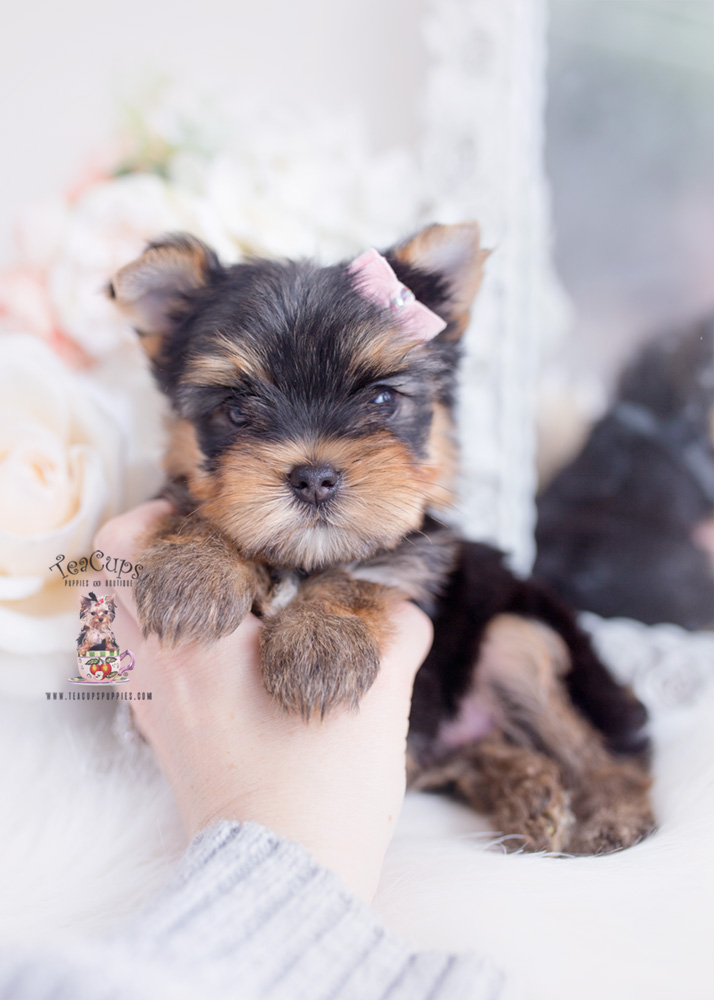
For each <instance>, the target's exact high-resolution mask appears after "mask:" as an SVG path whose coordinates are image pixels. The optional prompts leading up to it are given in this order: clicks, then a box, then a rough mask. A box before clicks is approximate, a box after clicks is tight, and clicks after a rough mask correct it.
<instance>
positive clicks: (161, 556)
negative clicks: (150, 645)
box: [134, 540, 256, 647]
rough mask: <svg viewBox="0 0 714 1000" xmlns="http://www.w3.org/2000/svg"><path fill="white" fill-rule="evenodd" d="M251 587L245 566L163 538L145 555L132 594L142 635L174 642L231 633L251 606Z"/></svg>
mask: <svg viewBox="0 0 714 1000" xmlns="http://www.w3.org/2000/svg"><path fill="white" fill-rule="evenodd" d="M255 589H256V588H255V578H254V574H253V573H252V571H251V568H250V566H249V565H247V564H243V563H241V562H240V561H239V560H237V559H236V560H234V561H233V563H231V562H230V561H229V560H222V559H211V558H210V557H209V555H208V554H207V553H201V551H200V550H197V549H196V548H195V547H193V546H187V545H185V544H177V543H174V542H171V541H166V540H164V541H160V542H158V543H156V544H155V545H154V546H153V547H152V549H151V551H150V552H149V553H148V554H147V555H146V556H145V557H144V561H143V569H142V572H141V574H140V576H139V578H138V580H137V581H136V586H135V590H134V593H135V597H136V605H137V608H138V611H139V621H140V623H141V629H142V632H143V634H144V636H145V637H147V636H149V635H150V634H151V633H154V634H156V635H157V636H158V637H159V639H160V641H161V644H162V645H163V646H168V647H173V646H176V645H178V644H179V643H183V642H200V643H204V644H205V643H210V642H214V641H215V640H216V639H220V638H221V636H224V635H230V633H231V632H233V631H235V629H236V628H238V626H239V625H240V623H241V622H242V621H243V619H244V618H245V616H246V615H247V614H248V612H249V611H250V608H251V605H252V603H253V598H254V596H255Z"/></svg>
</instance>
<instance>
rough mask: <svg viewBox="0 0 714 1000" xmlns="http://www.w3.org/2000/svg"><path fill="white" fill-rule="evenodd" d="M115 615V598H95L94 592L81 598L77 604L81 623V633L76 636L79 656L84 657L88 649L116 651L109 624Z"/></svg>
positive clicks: (116, 647)
mask: <svg viewBox="0 0 714 1000" xmlns="http://www.w3.org/2000/svg"><path fill="white" fill-rule="evenodd" d="M116 613H117V604H116V598H115V597H107V596H106V595H103V596H102V597H97V595H96V594H95V593H94V591H91V590H90V592H89V594H88V595H87V596H86V597H82V598H81V600H80V602H79V620H80V621H81V623H82V631H81V632H80V633H79V635H78V636H77V652H78V653H79V655H80V656H86V655H87V653H88V652H89V650H90V649H104V650H113V651H115V652H116V651H117V650H118V649H119V646H118V645H117V641H116V638H115V637H114V633H113V632H112V630H111V624H112V622H113V621H114V619H115V617H116Z"/></svg>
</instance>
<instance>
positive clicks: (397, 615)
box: [379, 601, 434, 698]
mask: <svg viewBox="0 0 714 1000" xmlns="http://www.w3.org/2000/svg"><path fill="white" fill-rule="evenodd" d="M390 620H391V625H392V633H391V636H390V638H389V640H388V644H387V647H386V650H385V653H384V656H383V658H382V669H381V671H380V675H379V676H380V677H381V678H384V682H385V684H386V683H388V684H394V685H396V686H397V687H398V688H399V689H400V691H401V692H404V691H406V692H407V693H408V696H409V697H410V698H411V693H412V688H413V687H414V678H415V677H416V674H417V671H418V670H419V667H420V666H421V665H422V663H423V662H424V660H425V659H426V656H427V653H428V652H429V650H430V649H431V644H432V642H433V640H434V628H433V626H432V624H431V621H430V619H429V618H428V617H427V616H426V615H425V614H424V612H423V611H421V610H420V609H419V608H418V607H417V606H416V604H412V603H411V602H410V601H395V602H394V604H393V605H392V609H391V614H390Z"/></svg>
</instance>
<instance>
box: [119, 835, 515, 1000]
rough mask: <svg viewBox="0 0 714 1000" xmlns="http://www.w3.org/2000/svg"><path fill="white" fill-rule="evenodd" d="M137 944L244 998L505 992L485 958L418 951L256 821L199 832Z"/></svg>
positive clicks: (345, 999)
mask: <svg viewBox="0 0 714 1000" xmlns="http://www.w3.org/2000/svg"><path fill="white" fill-rule="evenodd" d="M137 943H138V945H139V950H140V951H141V952H143V953H144V954H145V955H146V956H147V958H148V957H149V953H150V952H154V953H161V952H170V954H171V955H172V958H173V960H174V961H175V962H176V965H177V967H180V966H181V965H183V964H184V963H188V967H189V968H191V967H196V965H198V964H200V965H201V966H202V967H204V968H205V969H206V970H207V972H208V973H209V974H210V988H211V989H215V991H216V993H220V992H221V991H222V990H223V989H225V988H226V987H227V986H229V985H232V987H233V988H235V986H236V983H237V982H239V983H240V984H241V990H242V991H243V992H242V994H241V995H245V996H251V997H252V996H254V995H255V996H256V997H264V996H265V997H270V998H274V1000H283V998H285V1000H323V998H324V1000H328V998H329V1000H353V998H354V1000H373V998H374V1000H377V998H382V997H385V998H386V997H389V1000H422V998H424V1000H427V998H433V1000H437V998H441V997H444V998H448V1000H457V998H462V997H463V998H464V1000H466V998H468V1000H476V998H478V1000H481V998H483V1000H486V998H488V1000H496V998H500V997H502V996H503V995H504V992H503V977H502V975H501V973H500V972H498V971H497V970H495V969H494V968H493V967H492V966H491V965H490V964H488V963H485V962H480V961H478V960H477V959H470V958H463V959H457V958H455V957H454V956H447V955H443V954H437V953H430V952H420V953H416V952H414V951H411V950H410V949H409V948H407V947H406V946H405V945H404V944H402V943H401V942H400V941H399V940H398V939H397V938H396V937H394V936H393V935H392V934H390V933H388V932H387V931H386V930H385V929H384V927H383V926H382V925H381V923H380V921H379V920H378V918H377V917H376V916H375V914H374V913H373V912H372V910H370V908H369V907H368V906H367V905H366V904H365V903H363V902H362V901H361V900H359V899H357V898H356V897H354V896H353V895H351V894H350V893H349V892H348V890H347V889H346V887H345V886H344V885H343V883H342V882H341V881H340V879H339V878H338V877H337V876H336V875H334V874H333V873H332V872H330V871H328V870H326V869H325V868H322V867H321V866H320V865H318V863H317V862H316V861H315V860H314V858H312V856H311V855H310V854H309V853H308V852H307V851H306V850H305V849H304V848H302V847H300V846H299V845H298V844H294V843H291V842H289V841H286V840H283V839H281V838H279V837H278V836H276V835H275V834H274V833H272V832H271V831H269V830H267V829H265V828H264V827H262V826H259V825H258V824H255V823H244V824H240V825H239V824H236V823H228V822H224V823H220V824H219V825H217V826H215V827H213V828H211V829H210V830H206V831H204V832H203V833H202V834H200V835H199V837H197V838H196V840H195V841H194V842H193V844H192V845H191V848H190V849H189V851H188V853H187V855H186V857H185V859H184V862H183V864H182V865H181V867H180V868H179V870H178V872H177V873H176V878H175V879H174V880H173V882H172V885H171V886H170V888H169V889H168V890H167V892H166V894H165V895H164V896H163V897H162V898H161V899H160V900H158V901H157V903H156V904H155V905H154V906H153V907H152V908H151V909H150V910H149V911H147V912H146V913H145V915H144V916H143V918H142V921H141V943H140V944H139V942H137ZM145 949H146V950H145ZM187 971H188V970H187ZM206 986H209V983H206Z"/></svg>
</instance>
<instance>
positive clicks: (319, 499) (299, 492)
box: [288, 465, 342, 507]
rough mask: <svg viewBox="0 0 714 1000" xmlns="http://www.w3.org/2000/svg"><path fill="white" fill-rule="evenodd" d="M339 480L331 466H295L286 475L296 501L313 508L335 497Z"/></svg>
mask: <svg viewBox="0 0 714 1000" xmlns="http://www.w3.org/2000/svg"><path fill="white" fill-rule="evenodd" d="M341 478H342V476H341V473H340V472H338V470H337V469H334V468H333V467H332V466H331V465H296V466H295V468H294V469H292V471H291V472H289V473H288V483H289V484H290V489H291V490H292V491H293V493H294V494H295V496H296V497H297V499H298V500H300V501H302V503H306V504H310V505H311V506H313V507H318V506H319V505H320V504H321V503H326V502H327V501H328V500H332V499H333V498H334V497H335V496H336V494H337V492H338V490H339V487H340V479H341Z"/></svg>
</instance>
